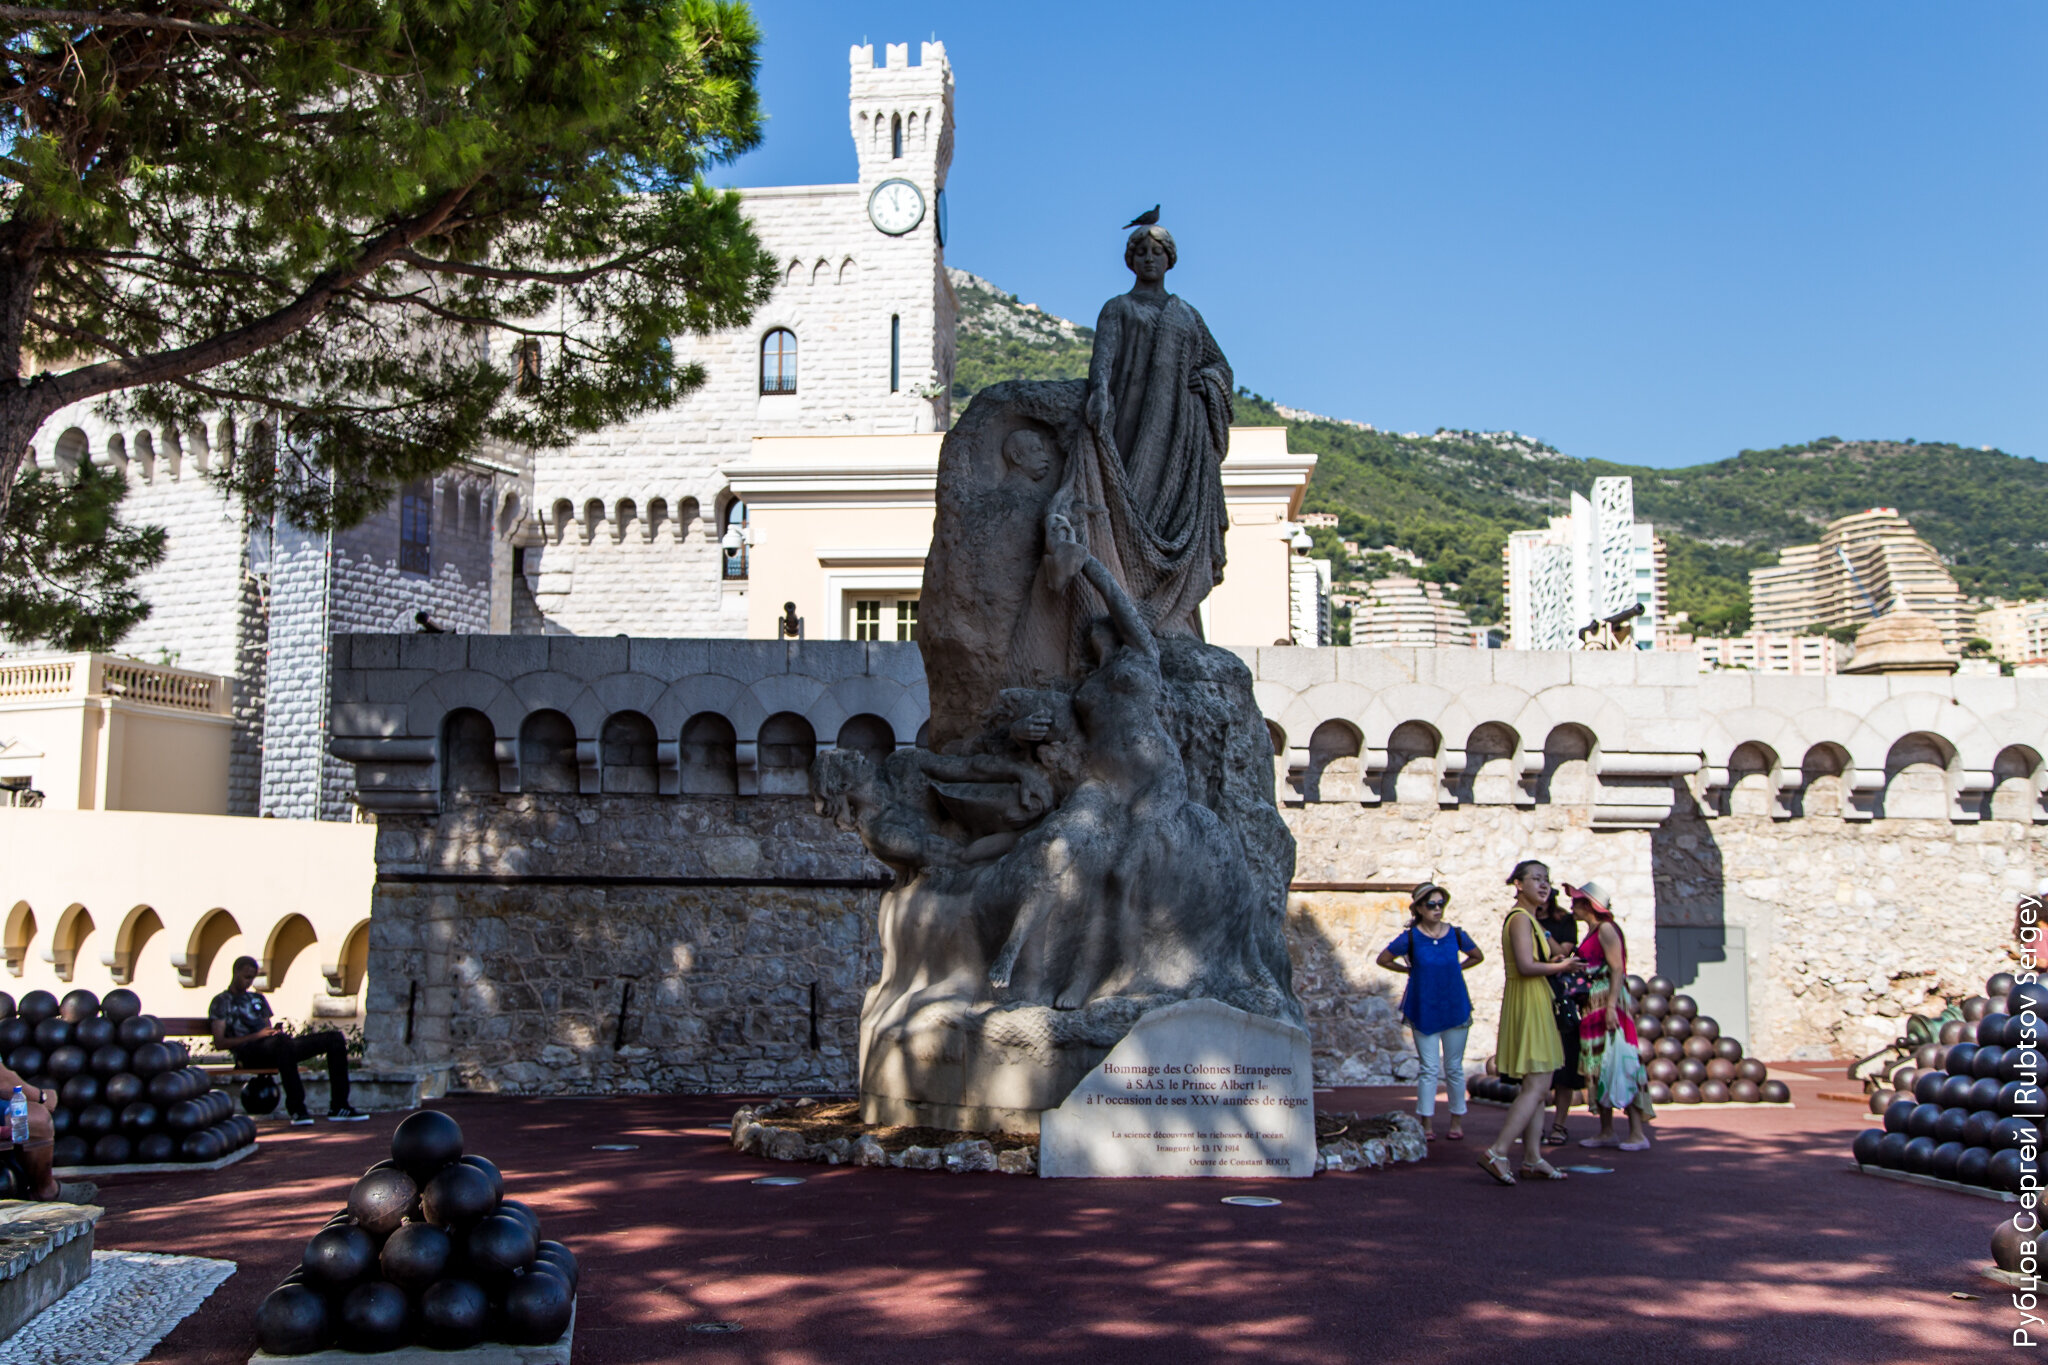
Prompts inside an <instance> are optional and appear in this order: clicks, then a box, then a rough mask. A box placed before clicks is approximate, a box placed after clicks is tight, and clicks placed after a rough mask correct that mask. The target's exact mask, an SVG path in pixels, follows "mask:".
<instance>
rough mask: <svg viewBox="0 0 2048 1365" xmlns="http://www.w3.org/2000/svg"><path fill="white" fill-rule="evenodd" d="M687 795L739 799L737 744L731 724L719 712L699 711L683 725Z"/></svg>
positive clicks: (683, 781) (681, 756)
mask: <svg viewBox="0 0 2048 1365" xmlns="http://www.w3.org/2000/svg"><path fill="white" fill-rule="evenodd" d="M679 761H680V763H681V765H682V791H683V794H684V795H685V796H738V795H739V792H740V777H739V753H738V745H737V742H736V740H735V738H734V736H733V729H732V722H731V721H729V720H727V719H726V718H725V717H724V716H722V715H720V714H719V713H718V712H716V711H699V712H698V713H697V714H696V715H694V716H692V717H690V719H689V721H688V722H687V723H686V724H685V725H684V726H683V742H682V746H681V754H680V759H679Z"/></svg>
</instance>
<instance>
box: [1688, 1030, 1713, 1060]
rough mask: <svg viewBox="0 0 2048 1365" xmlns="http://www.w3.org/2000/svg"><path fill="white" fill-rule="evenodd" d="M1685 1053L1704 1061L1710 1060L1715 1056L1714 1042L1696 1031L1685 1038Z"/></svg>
mask: <svg viewBox="0 0 2048 1365" xmlns="http://www.w3.org/2000/svg"><path fill="white" fill-rule="evenodd" d="M1685 1055H1686V1056H1688V1057H1693V1058H1696V1059H1698V1060H1699V1061H1702V1062H1704V1061H1708V1060H1710V1059H1711V1058H1712V1057H1713V1056H1714V1042H1713V1040H1712V1039H1711V1038H1702V1037H1700V1036H1699V1035H1698V1034H1697V1033H1695V1034H1694V1035H1693V1036H1692V1037H1690V1038H1688V1039H1686V1040H1685Z"/></svg>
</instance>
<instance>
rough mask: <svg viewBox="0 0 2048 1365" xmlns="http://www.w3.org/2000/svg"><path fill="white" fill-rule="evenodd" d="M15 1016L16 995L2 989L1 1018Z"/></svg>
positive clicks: (0, 1001)
mask: <svg viewBox="0 0 2048 1365" xmlns="http://www.w3.org/2000/svg"><path fill="white" fill-rule="evenodd" d="M13 1017H14V997H13V996H11V995H9V994H8V993H7V992H6V991H0V1019H12V1018H13Z"/></svg>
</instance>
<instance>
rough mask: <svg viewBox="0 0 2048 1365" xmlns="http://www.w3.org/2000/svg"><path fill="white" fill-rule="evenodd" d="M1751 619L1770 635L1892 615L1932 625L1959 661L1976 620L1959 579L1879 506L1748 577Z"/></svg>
mask: <svg viewBox="0 0 2048 1365" xmlns="http://www.w3.org/2000/svg"><path fill="white" fill-rule="evenodd" d="M1749 600H1750V620H1751V621H1752V622H1753V623H1754V624H1755V626H1756V629H1757V630H1758V631H1759V632H1761V633H1763V634H1765V635H1797V634H1798V633H1800V632H1801V631H1803V630H1806V629H1807V628H1809V627H1813V626H1818V627H1821V628H1822V629H1833V628H1835V627H1839V626H1849V627H1861V626H1864V625H1867V624H1868V623H1869V622H1871V621H1874V620H1876V619H1877V618H1878V617H1880V616H1885V615H1889V614H1891V613H1892V612H1913V613H1915V614H1918V615H1921V616H1926V617H1929V618H1931V619H1932V620H1933V621H1934V622H1935V623H1936V625H1938V626H1939V627H1940V629H1941V639H1942V646H1943V647H1944V648H1945V649H1947V650H1948V651H1949V652H1950V653H1951V654H1960V653H1961V652H1962V648H1963V642H1964V641H1965V640H1967V639H1968V638H1969V637H1970V634H1971V630H1972V624H1973V623H1972V621H1971V618H1970V611H1969V608H1968V606H1967V605H1966V604H1965V603H1964V601H1963V594H1962V592H1961V591H1960V590H1959V589H1957V587H1956V580H1955V578H1954V577H1953V576H1952V575H1951V574H1950V573H1949V571H1948V569H1947V568H1946V567H1945V566H1944V565H1943V564H1942V562H1941V556H1940V555H1938V554H1936V553H1935V550H1934V547H1933V546H1932V545H1929V544H1928V543H1927V542H1926V541H1924V540H1922V539H1921V538H1920V537H1919V536H1917V535H1915V534H1913V527H1912V525H1911V523H1909V522H1908V521H1907V520H1906V519H1905V518H1904V517H1903V516H1900V515H1899V512H1898V509H1897V508H1893V507H1873V508H1871V509H1869V510H1868V511H1864V512H1855V513H1851V514H1850V515H1849V516H1846V517H1839V518H1837V519H1836V520H1834V521H1831V522H1829V523H1828V524H1827V528H1826V529H1825V530H1824V531H1822V532H1821V537H1820V543H1819V544H1816V545H1794V546H1791V547H1789V548H1787V549H1785V550H1783V551H1780V552H1779V555H1778V562H1777V564H1776V565H1774V566H1772V567H1770V568H1766V569H1751V570H1750V572H1749Z"/></svg>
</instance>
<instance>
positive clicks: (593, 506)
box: [583, 498, 604, 545]
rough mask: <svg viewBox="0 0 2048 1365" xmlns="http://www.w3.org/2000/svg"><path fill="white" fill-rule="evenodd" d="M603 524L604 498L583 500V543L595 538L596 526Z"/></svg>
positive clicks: (586, 543) (588, 542)
mask: <svg viewBox="0 0 2048 1365" xmlns="http://www.w3.org/2000/svg"><path fill="white" fill-rule="evenodd" d="M602 525H604V499H603V498H585V499H584V500H583V543H584V544H585V545H588V544H590V543H591V542H592V541H594V540H596V539H597V528H598V527H600V526H602Z"/></svg>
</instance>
